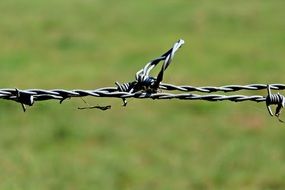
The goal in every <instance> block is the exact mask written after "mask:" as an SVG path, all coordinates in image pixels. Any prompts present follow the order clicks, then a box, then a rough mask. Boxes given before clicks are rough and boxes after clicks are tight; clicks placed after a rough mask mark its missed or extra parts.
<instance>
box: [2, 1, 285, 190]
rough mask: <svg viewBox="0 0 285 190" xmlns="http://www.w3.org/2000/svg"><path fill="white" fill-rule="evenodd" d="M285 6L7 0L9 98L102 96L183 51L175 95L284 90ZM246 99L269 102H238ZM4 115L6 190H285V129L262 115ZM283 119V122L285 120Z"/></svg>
mask: <svg viewBox="0 0 285 190" xmlns="http://www.w3.org/2000/svg"><path fill="white" fill-rule="evenodd" d="M284 7H285V1H283V0H270V1H269V0H237V1H228V0H199V1H194V0H193V1H190V0H175V1H174V0H164V1H151V0H145V1H131V0H125V1H115V0H106V1H103V0H94V1H93V0H49V1H38V0H26V1H21V0H2V1H1V2H0V15H1V17H0V75H1V80H0V87H1V88H15V87H17V88H21V89H26V88H44V89H52V88H64V89H77V88H82V89H95V88H98V87H103V86H114V82H115V81H118V82H127V81H131V80H133V79H134V75H135V72H136V71H138V70H139V69H140V68H142V66H144V65H145V63H146V62H148V61H149V60H151V59H153V58H155V57H157V56H159V55H161V54H162V53H163V52H165V51H166V50H167V49H169V48H170V47H171V46H172V45H173V43H174V42H175V41H176V40H178V39H179V38H183V39H184V40H185V41H186V44H185V45H184V46H183V48H182V49H180V50H179V51H178V52H177V54H176V57H175V58H174V61H173V64H172V65H171V66H170V67H169V69H168V70H167V71H166V76H165V79H164V82H169V83H173V84H181V85H182V84H188V85H194V86H200V85H202V86H203V85H205V86H207V85H226V84H249V83H282V82H284V81H285V75H284V74H283V73H284V71H285V65H284V61H285V54H284V49H285V32H284V31H285V22H284V18H285V11H284ZM240 93H242V94H245V95H252V94H256V93H259V94H261V95H265V94H266V92H244V91H242V92H240ZM86 100H87V101H88V102H89V104H91V105H96V104H100V105H106V104H111V105H112V106H113V107H112V109H111V110H108V111H106V112H102V111H99V110H82V111H79V110H77V107H78V106H83V105H84V103H83V102H82V101H81V100H80V99H72V100H70V101H66V102H64V104H63V105H60V104H59V103H58V102H56V101H45V102H37V103H36V104H35V105H34V106H33V107H32V108H29V110H28V111H27V112H26V113H23V112H22V109H21V106H20V105H19V104H16V103H14V102H8V101H4V100H3V101H1V102H0V131H1V132H0V189H9V190H18V189H19V190H20V189H21V190H22V189H29V190H33V189H37V190H38V189H41V190H45V189H59V190H63V189H83V190H84V189H138V190H141V189H164V190H165V189H169V190H170V189H285V181H284V177H285V163H284V160H285V151H284V147H285V140H284V138H285V128H284V124H281V123H279V122H278V121H277V119H275V118H271V117H270V116H269V115H268V113H267V110H266V108H265V104H263V103H260V104H257V103H251V102H244V103H238V104H237V103H231V102H217V103H209V102H203V101H178V100H172V101H169V100H165V101H153V100H131V101H130V102H129V104H128V106H127V107H126V108H123V107H121V103H122V102H121V100H119V99H106V98H103V99H98V98H97V99H96V98H87V99H86ZM284 117H285V116H284Z"/></svg>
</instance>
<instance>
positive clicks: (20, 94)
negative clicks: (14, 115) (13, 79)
mask: <svg viewBox="0 0 285 190" xmlns="http://www.w3.org/2000/svg"><path fill="white" fill-rule="evenodd" d="M15 93H16V99H15V101H16V102H19V103H21V105H22V108H23V111H24V112H25V111H26V106H25V105H28V106H32V105H33V104H34V102H35V101H34V97H33V95H31V94H29V93H26V92H24V91H21V90H18V89H17V88H16V89H15Z"/></svg>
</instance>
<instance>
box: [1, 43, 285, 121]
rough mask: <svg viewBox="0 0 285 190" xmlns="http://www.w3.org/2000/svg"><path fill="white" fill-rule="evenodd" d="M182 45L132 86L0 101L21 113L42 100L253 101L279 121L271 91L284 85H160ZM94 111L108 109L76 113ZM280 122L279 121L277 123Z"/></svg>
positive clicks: (27, 94) (36, 92) (24, 93)
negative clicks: (257, 92)
mask: <svg viewBox="0 0 285 190" xmlns="http://www.w3.org/2000/svg"><path fill="white" fill-rule="evenodd" d="M183 44H184V41H183V40H178V41H177V42H176V43H175V44H174V45H173V47H172V48H171V49H169V50H168V51H167V52H165V53H164V54H162V55H161V56H160V57H158V58H156V59H153V60H152V61H150V62H148V63H147V64H146V65H145V66H144V67H143V68H142V69H140V70H139V71H138V72H137V73H136V75H135V80H134V81H132V82H127V83H122V84H120V83H119V82H116V83H115V84H116V87H103V88H98V89H94V90H83V89H74V90H64V89H51V90H44V89H27V90H19V89H11V88H9V89H0V99H5V100H12V101H16V102H19V103H21V105H22V107H23V110H24V111H26V107H25V105H29V106H32V105H33V104H34V103H35V102H36V101H44V100H59V101H60V103H62V102H63V101H64V100H65V99H68V98H73V97H85V96H93V97H98V98H99V97H109V98H121V99H123V101H124V104H123V105H124V106H126V105H127V101H126V99H128V98H139V99H147V98H148V99H155V100H162V99H178V100H204V101H211V102H216V101H232V102H242V101H253V102H266V106H267V108H268V111H269V113H270V115H272V116H276V117H277V118H278V119H279V116H280V113H281V108H283V107H284V106H285V97H284V96H283V95H281V94H279V93H278V94H272V93H271V89H273V90H284V89H285V84H270V85H268V84H248V85H225V86H220V87H215V86H201V87H195V86H190V85H180V86H178V85H174V84H168V83H162V80H163V76H164V72H165V70H166V69H167V68H168V67H169V65H170V64H171V62H172V60H173V57H174V55H175V53H176V52H177V50H178V49H179V48H180V47H181V46H182V45H183ZM161 61H163V64H162V67H161V70H160V72H159V73H158V75H157V76H156V77H153V76H150V72H151V70H152V69H153V68H155V67H156V66H157V65H158V64H159V63H160V62H161ZM264 89H267V93H268V95H267V96H260V95H254V96H246V95H228V96H227V95H220V94H192V93H185V92H195V91H196V92H201V93H212V92H224V93H227V92H236V91H240V90H250V91H253V90H264ZM169 91H178V92H183V93H169ZM271 105H277V108H276V112H275V114H274V115H273V113H272V111H271V108H270V106H271ZM92 108H97V109H101V110H107V109H110V108H111V106H88V107H83V108H79V109H92ZM279 121H282V120H280V119H279Z"/></svg>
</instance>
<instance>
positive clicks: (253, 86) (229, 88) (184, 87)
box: [159, 83, 285, 93]
mask: <svg viewBox="0 0 285 190" xmlns="http://www.w3.org/2000/svg"><path fill="white" fill-rule="evenodd" d="M267 85H268V84H248V85H225V86H219V87H216V86H201V87H196V86H189V85H179V86H178V85H173V84H168V83H161V84H160V86H159V88H160V89H162V90H168V91H174V90H177V91H182V92H195V91H196V92H205V93H212V92H236V91H240V90H252V91H253V90H264V89H266V88H267ZM270 87H271V89H273V90H285V84H270Z"/></svg>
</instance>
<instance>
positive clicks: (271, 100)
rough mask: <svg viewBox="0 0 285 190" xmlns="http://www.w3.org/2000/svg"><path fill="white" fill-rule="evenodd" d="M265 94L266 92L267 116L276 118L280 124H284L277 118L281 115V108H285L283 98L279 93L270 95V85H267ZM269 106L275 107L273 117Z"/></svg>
mask: <svg viewBox="0 0 285 190" xmlns="http://www.w3.org/2000/svg"><path fill="white" fill-rule="evenodd" d="M267 92H268V95H267V97H266V106H267V109H268V112H269V114H270V115H271V116H276V117H277V118H278V120H279V121H280V122H283V123H284V121H282V120H281V119H280V118H279V116H280V114H281V111H282V108H284V107H285V97H284V96H283V95H281V94H279V93H277V94H272V93H271V89H270V85H267ZM271 105H277V107H276V110H275V114H274V115H273V113H272V110H271V108H270V106H271Z"/></svg>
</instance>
